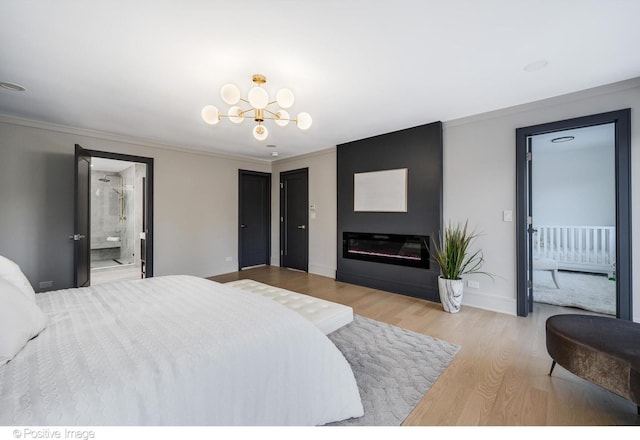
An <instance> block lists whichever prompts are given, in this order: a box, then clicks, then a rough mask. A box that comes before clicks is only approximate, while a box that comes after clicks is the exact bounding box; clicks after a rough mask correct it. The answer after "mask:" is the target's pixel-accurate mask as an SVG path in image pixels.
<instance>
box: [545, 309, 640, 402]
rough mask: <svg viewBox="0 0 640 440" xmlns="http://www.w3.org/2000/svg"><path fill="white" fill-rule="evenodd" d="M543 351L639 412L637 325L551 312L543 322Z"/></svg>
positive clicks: (639, 339) (639, 327) (639, 333)
mask: <svg viewBox="0 0 640 440" xmlns="http://www.w3.org/2000/svg"><path fill="white" fill-rule="evenodd" d="M546 342H547V351H548V352H549V356H551V359H552V360H553V362H552V364H551V371H550V372H549V375H551V374H552V373H553V367H554V366H555V365H556V363H558V364H559V365H561V366H563V367H564V368H566V369H567V370H569V371H570V372H572V373H573V374H575V375H577V376H580V377H582V378H583V379H586V380H588V381H590V382H592V383H595V384H597V385H600V386H601V387H603V388H605V389H607V390H609V391H612V392H614V393H616V394H617V395H619V396H622V397H624V398H625V399H628V400H630V401H631V402H633V403H635V404H636V405H637V407H638V408H637V409H638V414H640V345H639V344H640V324H638V323H636V322H631V321H625V320H622V319H616V318H608V317H603V316H591V315H574V314H566V315H555V316H551V317H550V318H548V319H547V322H546Z"/></svg>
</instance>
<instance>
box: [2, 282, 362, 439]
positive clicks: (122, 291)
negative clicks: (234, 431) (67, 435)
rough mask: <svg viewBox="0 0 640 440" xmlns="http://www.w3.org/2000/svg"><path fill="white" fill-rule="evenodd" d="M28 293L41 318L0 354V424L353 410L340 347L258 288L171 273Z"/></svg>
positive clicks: (260, 420) (312, 419)
mask: <svg viewBox="0 0 640 440" xmlns="http://www.w3.org/2000/svg"><path fill="white" fill-rule="evenodd" d="M0 275H1V274H0ZM35 296H36V297H37V298H36V300H35V303H36V305H37V307H38V308H39V309H40V310H41V311H42V312H43V314H44V315H45V316H46V320H47V323H46V326H45V327H44V329H43V330H42V331H40V332H39V334H38V335H37V337H35V338H33V339H31V340H29V341H28V342H27V343H26V345H25V346H24V347H23V348H22V349H20V351H19V352H18V353H17V354H16V355H15V357H14V358H13V359H11V360H10V361H9V362H7V363H5V364H4V365H2V364H1V362H0V425H13V426H17V425H19V426H24V425H27V426H29V425H49V426H52V425H53V426H59V425H74V426H75V425H86V426H98V425H99V426H105V425H120V426H131V425H180V426H185V425H209V426H221V425H223V426H231V425H242V426H252V425H279V426H282V425H305V426H310V425H322V424H326V423H329V422H333V421H338V420H343V419H347V418H351V417H359V416H362V414H363V408H362V403H361V400H360V396H359V393H358V389H357V386H356V383H355V379H354V376H353V372H352V370H351V367H350V365H349V364H348V363H347V361H346V360H345V358H344V356H343V355H342V353H340V351H339V350H338V349H337V348H336V347H335V345H333V343H332V342H331V341H330V340H329V339H328V338H327V337H326V336H325V335H324V334H323V333H322V332H321V331H320V330H318V329H317V328H316V327H314V326H313V325H312V324H311V323H310V322H309V321H307V320H306V319H304V318H303V317H302V316H300V315H299V314H297V313H295V312H294V311H292V310H290V309H288V308H287V307H284V306H282V305H280V304H278V303H277V302H275V301H272V300H270V299H268V298H265V297H262V296H261V295H256V294H253V293H250V292H245V291H242V290H240V289H234V288H232V287H226V286H224V285H223V284H219V283H216V282H213V281H209V280H205V279H201V278H196V277H191V276H184V275H175V276H164V277H155V278H149V279H145V280H136V281H122V282H115V283H110V284H103V285H98V286H94V287H87V288H78V289H64V290H58V291H54V292H47V293H41V294H38V295H35ZM1 300H2V296H1V295H0V301H1Z"/></svg>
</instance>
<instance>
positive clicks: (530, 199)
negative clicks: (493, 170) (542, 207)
mask: <svg viewBox="0 0 640 440" xmlns="http://www.w3.org/2000/svg"><path fill="white" fill-rule="evenodd" d="M531 144H532V138H531V136H529V137H527V187H528V190H527V195H526V198H527V245H526V248H527V251H526V271H527V304H528V308H529V311H528V313H531V312H533V234H535V233H536V232H537V231H536V230H535V229H534V227H533V197H532V194H531V191H532V188H533V185H532V179H533V168H532V167H533V161H532V160H531V158H532V153H531Z"/></svg>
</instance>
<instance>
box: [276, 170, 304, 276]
mask: <svg viewBox="0 0 640 440" xmlns="http://www.w3.org/2000/svg"><path fill="white" fill-rule="evenodd" d="M308 205H309V170H308V168H302V169H299V170H293V171H287V172H283V173H280V266H281V267H287V268H290V269H296V270H302V271H305V272H307V271H308V269H309V229H308V227H307V226H308V224H309V210H308Z"/></svg>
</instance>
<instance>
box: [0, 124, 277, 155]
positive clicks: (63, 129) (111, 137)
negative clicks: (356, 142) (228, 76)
mask: <svg viewBox="0 0 640 440" xmlns="http://www.w3.org/2000/svg"><path fill="white" fill-rule="evenodd" d="M0 122H3V123H5V124H11V125H20V126H23V127H30V128H37V129H40V130H48V131H55V132H58V133H65V134H72V135H76V136H85V137H90V138H94V139H100V140H106V141H112V142H122V143H127V144H132V145H139V146H143V147H149V148H158V149H162V150H170V151H177V152H180V153H188V154H198V155H201V156H210V157H216V158H219V159H226V160H235V161H243V162H255V163H258V164H260V165H265V164H271V161H270V160H265V159H256V158H255V157H246V156H241V155H237V156H234V155H231V154H221V153H216V152H211V151H205V150H199V149H196V148H188V147H182V146H179V145H171V144H164V143H160V142H156V141H151V140H147V139H136V138H132V137H127V136H121V135H116V134H113V133H107V132H103V131H97V130H89V129H85V128H77V127H71V126H68V125H61V124H52V123H50V122H41V121H34V120H31V119H25V118H18V117H15V116H9V115H3V114H0Z"/></svg>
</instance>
